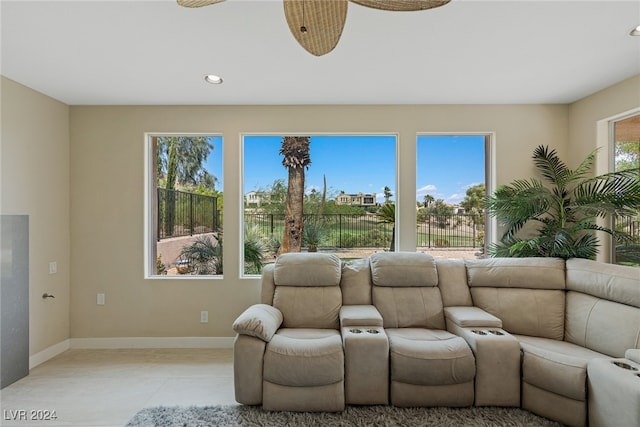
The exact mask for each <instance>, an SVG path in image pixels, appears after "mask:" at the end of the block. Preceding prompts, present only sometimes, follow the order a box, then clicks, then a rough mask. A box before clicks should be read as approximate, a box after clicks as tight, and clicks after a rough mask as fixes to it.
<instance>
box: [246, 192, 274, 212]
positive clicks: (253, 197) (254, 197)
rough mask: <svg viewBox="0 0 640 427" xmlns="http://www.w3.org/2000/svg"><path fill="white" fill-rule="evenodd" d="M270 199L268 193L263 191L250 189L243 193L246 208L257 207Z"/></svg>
mask: <svg viewBox="0 0 640 427" xmlns="http://www.w3.org/2000/svg"><path fill="white" fill-rule="evenodd" d="M269 199H270V194H269V193H267V192H264V191H250V192H248V193H247V194H245V195H244V202H245V206H246V207H248V208H259V207H260V205H262V204H263V203H265V202H268V201H269Z"/></svg>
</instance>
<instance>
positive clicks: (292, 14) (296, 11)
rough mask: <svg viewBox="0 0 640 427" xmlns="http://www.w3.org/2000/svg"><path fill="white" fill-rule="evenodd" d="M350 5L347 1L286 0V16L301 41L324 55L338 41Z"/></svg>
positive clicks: (304, 46) (296, 36) (316, 52)
mask: <svg viewBox="0 0 640 427" xmlns="http://www.w3.org/2000/svg"><path fill="white" fill-rule="evenodd" d="M348 5H349V2H348V1H347V0H284V15H285V17H286V18H287V23H288V24H289V29H290V30H291V33H292V34H293V37H295V39H296V40H297V41H298V43H300V45H301V46H302V47H303V48H305V49H306V50H307V51H308V52H309V53H311V54H312V55H316V56H322V55H324V54H326V53H329V52H331V51H332V50H333V48H335V47H336V45H337V44H338V40H340V36H341V35H342V29H343V28H344V23H345V21H346V19H347V6H348Z"/></svg>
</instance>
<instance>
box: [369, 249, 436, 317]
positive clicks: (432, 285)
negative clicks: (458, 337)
mask: <svg viewBox="0 0 640 427" xmlns="http://www.w3.org/2000/svg"><path fill="white" fill-rule="evenodd" d="M370 262H371V280H372V282H373V289H372V300H373V304H374V305H375V306H376V308H377V309H378V311H379V312H380V314H381V315H382V318H383V323H384V327H385V328H411V327H413V328H428V329H445V327H446V325H445V320H444V311H443V306H442V296H441V294H440V289H439V288H438V273H437V270H436V264H435V260H434V259H433V257H432V256H431V255H428V254H423V253H409V252H385V253H376V254H373V255H371V257H370Z"/></svg>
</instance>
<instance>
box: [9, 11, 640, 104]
mask: <svg viewBox="0 0 640 427" xmlns="http://www.w3.org/2000/svg"><path fill="white" fill-rule="evenodd" d="M0 14H1V22H2V29H1V31H2V32H1V37H2V38H1V47H2V62H1V63H0V68H1V72H2V74H3V75H4V76H6V77H8V78H10V79H13V80H15V81H17V82H19V83H22V84H24V85H26V86H29V87H31V88H33V89H35V90H38V91H40V92H42V93H45V94H47V95H49V96H51V97H53V98H56V99H58V100H60V101H62V102H65V103H67V104H69V105H169V104H171V105H176V104H177V105H226V104H441V103H444V104H458V103H465V104H469V103H471V104H495V103H535V104H538V103H570V102H573V101H575V100H578V99H580V98H582V97H584V96H587V95H590V94H592V93H594V92H596V91H598V90H600V89H604V88H605V87H608V86H610V85H612V84H614V83H617V82H619V81H622V80H624V79H626V78H628V77H631V76H633V75H636V74H640V37H631V36H629V35H628V34H629V31H630V30H631V29H632V28H634V27H636V26H637V25H638V24H640V0H623V1H614V0H604V1H595V0H569V1H560V0H558V1H556V0H527V1H518V0H498V1H487V0H452V1H451V3H450V4H448V5H446V6H443V7H440V8H437V9H432V10H426V11H420V12H388V11H381V10H374V9H368V8H365V7H362V6H358V5H357V4H355V3H350V4H349V11H348V16H347V21H346V25H345V28H344V32H343V34H342V38H341V40H340V42H339V43H338V46H337V47H336V49H335V50H334V51H333V52H330V53H329V54H327V55H325V56H322V57H315V56H312V55H310V54H309V53H307V52H306V51H305V50H304V49H303V48H302V47H300V46H299V45H298V44H297V42H296V41H295V39H294V38H293V36H292V35H291V33H290V32H289V28H288V26H287V24H286V21H285V18H284V12H283V6H282V1H281V0H261V1H250V0H227V1H226V2H224V3H220V4H216V5H212V6H207V7H204V8H200V9H187V8H182V7H180V6H178V5H177V4H176V2H175V1H174V0H143V1H118V0H109V1H98V0H83V1H80V0H75V1H58V0H48V1H30V0H17V1H15V0H2V2H1V9H0ZM206 73H215V74H218V75H220V76H222V77H223V78H224V83H223V84H222V85H218V86H216V85H209V84H207V83H205V82H204V81H203V78H202V77H203V75H204V74H206ZM638 96H639V99H640V88H638Z"/></svg>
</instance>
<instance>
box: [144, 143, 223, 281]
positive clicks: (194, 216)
mask: <svg viewBox="0 0 640 427" xmlns="http://www.w3.org/2000/svg"><path fill="white" fill-rule="evenodd" d="M146 171H147V185H146V189H147V197H146V200H147V202H146V209H145V210H146V222H147V223H146V230H147V233H146V242H145V253H146V269H145V276H146V277H154V276H157V277H162V276H171V277H174V278H176V277H202V276H210V275H215V276H220V275H222V273H223V269H222V221H223V216H222V211H223V202H222V199H223V193H222V188H223V187H222V137H221V136H219V135H184V134H183V135H169V134H165V135H161V134H158V135H148V136H147V167H146Z"/></svg>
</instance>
